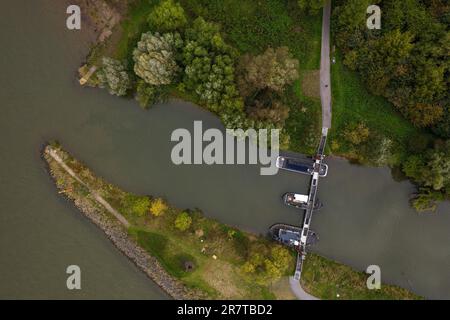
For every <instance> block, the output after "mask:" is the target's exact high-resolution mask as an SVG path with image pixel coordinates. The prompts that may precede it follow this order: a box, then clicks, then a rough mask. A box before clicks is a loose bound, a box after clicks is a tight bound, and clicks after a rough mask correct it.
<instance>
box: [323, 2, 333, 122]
mask: <svg viewBox="0 0 450 320" xmlns="http://www.w3.org/2000/svg"><path fill="white" fill-rule="evenodd" d="M330 16H331V0H327V1H326V2H325V5H324V7H323V20H322V49H321V57H320V100H321V101H322V127H324V128H331V79H330V78H331V77H330V20H331V18H330Z"/></svg>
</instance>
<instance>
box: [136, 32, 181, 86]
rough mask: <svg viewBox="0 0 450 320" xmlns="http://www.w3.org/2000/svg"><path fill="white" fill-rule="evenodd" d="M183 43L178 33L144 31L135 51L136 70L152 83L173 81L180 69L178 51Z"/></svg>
mask: <svg viewBox="0 0 450 320" xmlns="http://www.w3.org/2000/svg"><path fill="white" fill-rule="evenodd" d="M182 45H183V41H182V39H181V36H180V35H179V34H178V33H165V34H163V35H160V34H159V33H155V34H153V33H152V32H147V33H143V34H142V36H141V40H140V41H139V42H138V44H137V48H136V49H134V51H133V60H134V72H135V73H136V75H138V76H139V77H140V78H142V79H143V80H144V81H145V82H146V83H148V84H151V85H165V84H170V83H172V81H173V79H174V78H175V76H176V74H177V72H178V71H179V67H178V65H177V63H176V51H177V49H179V48H181V47H182Z"/></svg>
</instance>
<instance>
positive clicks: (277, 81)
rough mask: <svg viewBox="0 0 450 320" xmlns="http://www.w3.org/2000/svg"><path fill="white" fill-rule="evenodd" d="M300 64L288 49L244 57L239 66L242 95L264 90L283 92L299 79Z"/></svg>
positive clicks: (272, 50) (268, 49) (269, 50)
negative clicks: (287, 86)
mask: <svg viewBox="0 0 450 320" xmlns="http://www.w3.org/2000/svg"><path fill="white" fill-rule="evenodd" d="M298 64H299V63H298V60H297V59H294V58H293V57H292V56H291V54H290V53H289V49H288V47H280V48H277V49H273V48H267V50H266V51H265V52H264V53H263V54H261V55H258V56H251V55H244V56H243V57H242V59H241V61H240V65H239V72H240V77H239V88H240V90H241V94H242V95H243V96H244V97H245V96H248V95H250V94H252V93H253V92H254V91H255V90H262V89H270V90H273V91H276V92H282V91H283V90H284V88H285V87H286V85H288V84H290V83H292V82H293V81H294V80H296V79H298V76H299V75H298Z"/></svg>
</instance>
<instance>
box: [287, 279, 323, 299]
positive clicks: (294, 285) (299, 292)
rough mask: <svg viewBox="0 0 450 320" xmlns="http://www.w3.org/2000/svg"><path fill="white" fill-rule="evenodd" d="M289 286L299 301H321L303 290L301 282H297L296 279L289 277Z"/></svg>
mask: <svg viewBox="0 0 450 320" xmlns="http://www.w3.org/2000/svg"><path fill="white" fill-rule="evenodd" d="M289 284H290V285H291V290H292V292H293V293H294V294H295V296H296V297H297V299H299V300H319V299H318V298H316V297H314V296H312V295H310V294H309V293H308V292H306V291H305V290H303V288H302V286H301V285H300V282H299V281H297V280H295V279H294V277H289Z"/></svg>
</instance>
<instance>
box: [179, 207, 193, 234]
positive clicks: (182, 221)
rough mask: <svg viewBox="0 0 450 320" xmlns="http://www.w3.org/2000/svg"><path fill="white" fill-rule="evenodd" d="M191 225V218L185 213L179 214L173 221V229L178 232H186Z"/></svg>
mask: <svg viewBox="0 0 450 320" xmlns="http://www.w3.org/2000/svg"><path fill="white" fill-rule="evenodd" d="M191 224H192V218H191V217H190V216H189V214H188V213H187V212H182V213H180V214H179V215H178V216H177V218H176V219H175V227H176V228H177V229H178V230H180V231H186V230H187V229H189V227H190V226H191Z"/></svg>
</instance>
